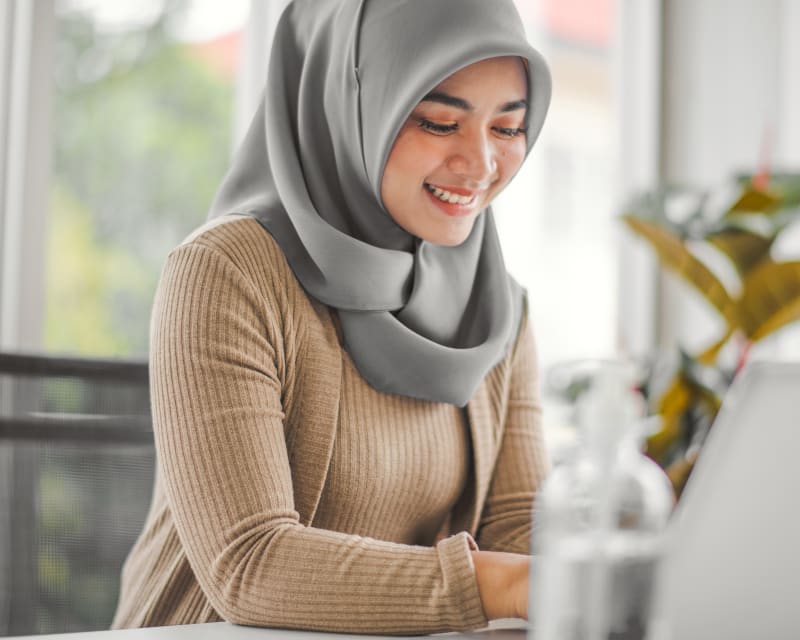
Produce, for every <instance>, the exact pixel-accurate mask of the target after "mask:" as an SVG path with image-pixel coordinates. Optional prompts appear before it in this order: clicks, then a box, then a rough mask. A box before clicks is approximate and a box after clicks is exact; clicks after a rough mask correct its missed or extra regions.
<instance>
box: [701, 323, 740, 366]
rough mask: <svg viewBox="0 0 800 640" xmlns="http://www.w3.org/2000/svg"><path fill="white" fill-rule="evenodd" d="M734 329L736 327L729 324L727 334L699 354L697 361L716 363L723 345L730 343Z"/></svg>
mask: <svg viewBox="0 0 800 640" xmlns="http://www.w3.org/2000/svg"><path fill="white" fill-rule="evenodd" d="M733 331H734V328H733V327H732V326H729V327H728V330H727V331H726V332H725V335H723V336H722V337H721V338H720V339H719V340H718V341H717V342H715V343H714V344H712V345H711V346H710V347H708V348H706V349H705V351H703V352H702V353H701V354H700V355H698V356H697V361H698V362H699V363H701V364H704V365H706V366H710V365H712V364H714V363H715V362H716V361H717V356H719V352H720V351H722V347H724V346H725V345H726V344H727V343H728V340H729V339H730V337H731V336H732V335H733Z"/></svg>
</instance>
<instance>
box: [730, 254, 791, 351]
mask: <svg viewBox="0 0 800 640" xmlns="http://www.w3.org/2000/svg"><path fill="white" fill-rule="evenodd" d="M739 317H740V318H741V326H742V329H744V332H745V334H746V335H747V337H748V338H749V339H750V340H752V341H754V342H755V341H756V340H760V339H761V338H763V337H765V336H768V335H769V334H771V333H772V332H774V331H776V330H777V329H780V328H781V327H783V326H785V325H787V324H789V323H790V322H794V321H795V320H798V319H800V261H791V262H774V261H772V260H770V261H767V262H764V263H762V264H760V265H759V266H757V267H756V268H755V269H754V270H753V271H752V272H751V273H750V274H748V276H747V277H746V278H745V280H744V282H743V286H742V295H741V296H740V299H739Z"/></svg>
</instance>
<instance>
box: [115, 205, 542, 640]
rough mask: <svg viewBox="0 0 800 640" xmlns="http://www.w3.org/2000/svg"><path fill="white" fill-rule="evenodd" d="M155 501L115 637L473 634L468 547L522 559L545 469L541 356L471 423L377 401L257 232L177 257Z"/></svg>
mask: <svg viewBox="0 0 800 640" xmlns="http://www.w3.org/2000/svg"><path fill="white" fill-rule="evenodd" d="M150 367H151V390H152V402H153V421H154V431H155V437H156V449H157V453H158V472H157V475H156V482H155V487H154V493H153V501H152V505H151V509H150V513H149V514H148V517H147V520H146V523H145V525H144V530H143V532H142V534H141V536H140V538H139V540H138V541H137V543H136V545H135V547H134V548H133V550H132V551H131V553H130V555H129V557H128V560H127V562H126V564H125V567H124V569H123V574H122V592H121V595H120V602H119V606H118V609H117V614H116V617H115V620H114V624H113V626H114V627H115V628H121V627H135V626H154V625H166V624H186V623H193V622H209V621H216V620H220V619H224V620H228V621H230V622H234V623H239V624H247V625H260V626H274V627H284V628H302V629H314V630H325V631H342V632H356V633H403V634H419V633H434V632H439V631H450V630H466V629H473V628H478V627H481V626H484V625H485V624H486V618H485V615H484V613H483V609H482V607H481V603H480V598H479V595H478V589H477V584H476V581H475V574H474V567H473V565H472V561H471V555H470V549H475V548H477V547H476V545H475V542H474V539H475V540H477V542H478V544H479V545H480V546H481V548H483V549H494V550H505V551H516V552H520V553H527V552H528V549H529V545H530V530H531V527H530V510H531V506H532V502H533V497H534V494H535V491H536V489H537V487H538V486H539V483H540V482H541V480H542V478H543V476H544V474H545V473H546V471H547V469H548V463H547V459H546V456H545V451H544V446H543V443H542V438H541V432H540V417H539V414H540V411H539V404H538V396H537V390H536V386H537V380H536V364H535V353H534V346H533V339H532V335H531V331H530V328H529V325H528V322H527V319H526V320H523V323H522V327H521V330H520V335H519V336H518V339H517V342H516V345H515V348H514V349H513V351H512V353H511V354H510V355H509V356H508V357H507V358H506V359H505V360H504V361H502V362H501V363H500V364H498V365H497V366H496V367H495V368H494V369H493V370H492V371H491V372H490V373H489V375H488V376H487V377H486V379H485V380H484V382H483V383H482V385H481V386H480V387H479V389H478V391H477V392H476V393H475V395H474V397H473V399H472V400H471V401H470V403H469V404H468V406H467V408H466V410H464V411H462V410H460V409H458V408H457V407H455V406H453V405H449V404H444V403H433V402H428V401H423V400H415V399H412V398H407V397H403V396H396V395H390V394H385V393H381V392H378V391H375V390H374V389H372V388H371V387H370V386H369V385H368V384H367V383H366V382H365V381H364V380H363V379H362V378H361V376H360V375H359V374H358V371H357V370H356V369H355V367H354V365H353V363H352V362H351V361H350V359H349V357H348V355H347V353H346V351H344V350H343V349H342V348H341V346H340V344H339V333H338V329H337V323H336V319H335V315H334V314H332V313H331V311H330V310H329V309H328V308H327V307H325V306H324V305H322V304H320V303H318V302H317V301H315V300H313V299H312V298H310V297H309V296H307V295H306V294H305V293H304V291H303V290H302V288H301V286H300V285H299V283H298V282H297V280H296V279H295V277H294V275H293V273H292V271H291V269H290V268H289V266H288V264H287V262H286V260H285V258H284V256H283V254H282V252H281V250H280V248H279V247H278V245H277V244H276V243H275V241H274V240H273V239H272V237H271V236H270V235H269V234H268V233H267V232H266V231H265V230H264V229H263V228H262V227H261V226H260V225H259V224H258V223H257V222H256V221H255V220H253V219H250V218H244V219H241V218H240V219H225V218H223V219H218V220H217V221H215V222H213V223H210V224H209V225H207V226H206V227H205V228H204V229H202V230H201V231H200V232H198V233H196V234H194V235H193V236H192V237H191V238H190V239H189V240H187V241H186V242H185V243H184V244H182V245H181V246H180V247H178V248H176V249H175V250H174V251H173V252H172V253H171V254H170V256H169V258H168V260H167V264H166V266H165V269H164V273H163V275H162V279H161V283H160V286H159V289H158V292H157V295H156V299H155V303H154V308H153V317H152V326H151V354H150Z"/></svg>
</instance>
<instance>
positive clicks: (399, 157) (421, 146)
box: [384, 129, 442, 182]
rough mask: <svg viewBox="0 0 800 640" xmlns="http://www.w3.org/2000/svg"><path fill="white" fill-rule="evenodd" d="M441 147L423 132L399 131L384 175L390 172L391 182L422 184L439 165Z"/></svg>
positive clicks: (435, 140)
mask: <svg viewBox="0 0 800 640" xmlns="http://www.w3.org/2000/svg"><path fill="white" fill-rule="evenodd" d="M437 142H439V144H437ZM441 146H442V145H441V143H440V141H439V140H437V139H436V138H434V137H433V136H431V135H429V134H426V133H424V132H420V131H417V130H416V129H405V130H403V131H401V132H400V134H399V135H398V136H397V139H396V140H395V143H394V146H393V147H392V151H391V153H390V154H389V158H388V160H387V162H386V169H385V170H384V175H385V174H386V172H388V171H391V172H392V173H393V174H394V175H393V177H392V179H393V181H398V180H403V181H415V182H422V181H423V180H424V179H425V178H426V177H427V176H428V175H429V174H430V172H431V171H432V170H433V169H434V168H435V167H436V166H438V164H440V163H441V161H442V160H441V156H442V151H441Z"/></svg>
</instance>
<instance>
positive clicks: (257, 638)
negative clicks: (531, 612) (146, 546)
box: [0, 619, 525, 640]
mask: <svg viewBox="0 0 800 640" xmlns="http://www.w3.org/2000/svg"><path fill="white" fill-rule="evenodd" d="M402 637H403V636H367V635H347V634H342V633H320V632H317V631H289V630H286V629H264V628H260V627H243V626H238V625H233V624H229V623H227V622H211V623H208V624H189V625H181V626H174V627H148V628H147V629H123V630H119V631H84V632H82V633H60V634H53V635H38V636H7V637H5V638H0V640H19V639H20V638H26V639H27V640H188V639H191V640H376V639H380V640H387V639H389V638H392V639H393V640H394V639H397V638H402ZM413 637H414V638H417V639H418V638H419V637H420V636H413ZM430 637H437V638H439V637H445V638H448V639H449V638H453V640H457V639H459V638H464V639H467V638H472V639H474V640H489V639H490V638H491V639H492V640H525V621H524V620H516V619H508V620H495V621H493V622H492V623H491V624H490V625H489V627H488V628H487V629H482V630H480V631H473V632H470V633H447V634H436V636H430Z"/></svg>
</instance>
